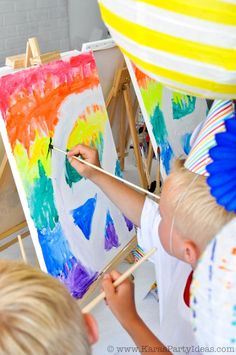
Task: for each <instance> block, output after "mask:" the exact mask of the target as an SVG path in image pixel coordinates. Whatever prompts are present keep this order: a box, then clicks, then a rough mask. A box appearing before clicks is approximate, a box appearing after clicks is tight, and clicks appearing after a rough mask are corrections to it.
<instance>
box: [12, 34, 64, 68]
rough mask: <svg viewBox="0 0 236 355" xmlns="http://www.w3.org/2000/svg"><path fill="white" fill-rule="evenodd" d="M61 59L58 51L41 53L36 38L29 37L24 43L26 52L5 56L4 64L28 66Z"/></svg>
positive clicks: (17, 66) (19, 66) (16, 66)
mask: <svg viewBox="0 0 236 355" xmlns="http://www.w3.org/2000/svg"><path fill="white" fill-rule="evenodd" d="M59 59H61V55H60V52H58V51H55V52H49V53H45V54H42V53H41V51H40V48H39V43H38V40H37V38H35V37H33V38H29V39H28V41H27V44H26V53H24V54H19V55H15V56H12V57H7V58H6V65H7V66H10V67H11V68H12V69H23V68H29V67H31V66H33V65H39V64H46V63H49V62H52V61H53V60H59Z"/></svg>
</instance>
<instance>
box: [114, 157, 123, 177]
mask: <svg viewBox="0 0 236 355" xmlns="http://www.w3.org/2000/svg"><path fill="white" fill-rule="evenodd" d="M115 175H116V176H119V177H120V178H122V177H123V175H122V172H121V168H120V161H119V160H117V161H116V169H115Z"/></svg>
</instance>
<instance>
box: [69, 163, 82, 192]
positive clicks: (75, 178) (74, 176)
mask: <svg viewBox="0 0 236 355" xmlns="http://www.w3.org/2000/svg"><path fill="white" fill-rule="evenodd" d="M65 168H66V176H65V178H66V183H67V185H69V186H70V187H72V185H73V183H76V182H79V181H80V180H81V179H83V176H81V175H80V174H79V173H78V172H77V170H75V169H74V168H73V166H72V165H71V164H70V162H69V160H68V158H67V157H66V158H65Z"/></svg>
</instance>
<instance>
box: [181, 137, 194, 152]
mask: <svg viewBox="0 0 236 355" xmlns="http://www.w3.org/2000/svg"><path fill="white" fill-rule="evenodd" d="M191 136H192V133H185V134H184V135H183V136H182V137H181V144H182V147H183V151H184V153H185V154H186V155H188V154H189V152H190V150H191V146H190V140H191Z"/></svg>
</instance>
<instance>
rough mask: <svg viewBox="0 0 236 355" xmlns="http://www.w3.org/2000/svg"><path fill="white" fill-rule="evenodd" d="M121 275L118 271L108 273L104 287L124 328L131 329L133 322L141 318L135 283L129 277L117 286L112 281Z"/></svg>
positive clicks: (103, 283)
mask: <svg viewBox="0 0 236 355" xmlns="http://www.w3.org/2000/svg"><path fill="white" fill-rule="evenodd" d="M119 277H120V273H119V272H117V271H112V272H111V273H110V274H106V275H105V276H104V278H103V281H102V287H103V290H104V292H105V294H106V301H107V304H108V306H109V307H110V309H111V311H112V313H113V314H114V316H115V317H116V318H117V319H118V320H119V322H120V323H121V324H122V326H123V327H124V328H126V329H129V328H130V326H132V324H133V322H135V321H136V320H137V319H139V316H138V313H137V311H136V307H135V303H134V284H133V283H132V282H131V281H130V280H129V279H127V280H125V281H123V282H122V284H121V285H119V286H118V287H116V288H115V287H114V286H113V284H112V283H113V282H114V281H115V280H116V279H118V278H119Z"/></svg>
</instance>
